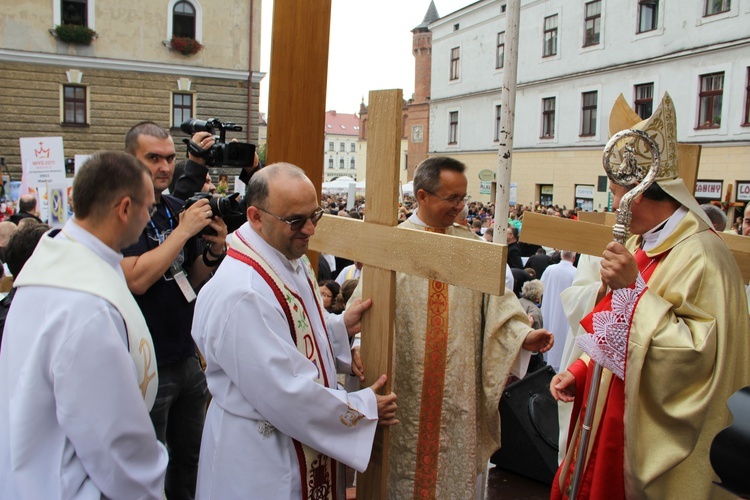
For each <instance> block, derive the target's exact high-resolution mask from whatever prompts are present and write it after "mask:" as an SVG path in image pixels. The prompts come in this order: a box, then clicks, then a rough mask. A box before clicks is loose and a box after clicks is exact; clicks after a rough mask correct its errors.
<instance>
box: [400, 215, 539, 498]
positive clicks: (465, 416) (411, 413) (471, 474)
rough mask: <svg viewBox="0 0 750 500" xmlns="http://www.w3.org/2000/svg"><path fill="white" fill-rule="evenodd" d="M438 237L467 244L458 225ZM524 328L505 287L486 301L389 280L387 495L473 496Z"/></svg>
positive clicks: (440, 286) (427, 284) (403, 278)
mask: <svg viewBox="0 0 750 500" xmlns="http://www.w3.org/2000/svg"><path fill="white" fill-rule="evenodd" d="M402 225H403V227H406V228H409V229H417V230H423V229H425V228H424V227H423V226H419V225H417V224H414V223H412V222H410V221H407V222H404V223H403V224H402ZM446 234H449V235H453V236H459V237H463V238H470V239H471V238H475V235H474V234H473V233H471V232H470V231H469V230H467V229H465V228H461V227H458V226H453V227H450V228H447V229H446ZM498 265H501V263H498ZM529 330H530V327H529V323H528V317H527V316H526V314H525V313H524V311H523V309H522V308H521V306H520V303H519V302H518V299H516V297H515V295H514V294H513V292H512V291H507V293H506V294H505V295H504V296H502V297H497V296H488V295H484V294H482V293H481V292H475V291H473V290H467V289H463V288H458V287H455V286H452V285H446V284H444V283H440V282H435V281H431V280H427V279H423V278H417V277H414V276H408V275H405V274H401V273H399V274H398V275H397V278H396V332H395V363H394V388H393V390H394V392H395V393H396V394H398V396H399V401H398V402H399V410H398V414H399V420H400V421H401V423H400V425H397V426H395V427H393V428H392V429H391V451H390V461H389V468H388V498H390V499H404V498H445V499H450V498H462V499H463V498H473V497H474V495H475V487H476V479H477V476H478V475H479V474H481V473H484V471H485V469H486V467H487V462H488V460H489V458H490V456H491V455H492V453H494V451H495V450H497V449H498V448H499V447H500V416H499V413H498V404H499V401H500V395H501V394H502V391H503V389H504V387H505V381H506V380H507V378H508V375H509V373H510V371H511V367H512V366H513V363H514V361H515V359H516V357H517V355H518V352H519V350H520V349H521V344H522V343H523V339H524V338H525V336H526V334H527V333H528V331H529Z"/></svg>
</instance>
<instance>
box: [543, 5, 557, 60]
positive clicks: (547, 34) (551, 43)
mask: <svg viewBox="0 0 750 500" xmlns="http://www.w3.org/2000/svg"><path fill="white" fill-rule="evenodd" d="M554 55H557V14H555V15H552V16H547V17H545V18H544V47H543V48H542V57H549V56H554Z"/></svg>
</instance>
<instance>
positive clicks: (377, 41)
mask: <svg viewBox="0 0 750 500" xmlns="http://www.w3.org/2000/svg"><path fill="white" fill-rule="evenodd" d="M434 1H435V7H436V8H437V12H438V15H439V16H441V17H442V16H445V15H447V14H450V13H452V12H455V11H456V10H458V9H461V8H462V7H465V6H467V5H470V4H472V3H474V1H476V0H434ZM429 6H430V0H332V7H331V37H330V48H329V54H328V61H329V63H328V88H327V98H326V110H336V111H338V112H339V113H357V112H359V103H360V102H361V101H362V97H364V98H365V103H367V95H368V93H369V92H370V90H381V89H402V90H403V91H404V98H405V99H409V98H411V96H412V93H413V92H414V56H412V54H411V46H412V33H411V30H412V29H414V28H415V27H416V26H418V25H419V24H421V23H422V19H424V16H425V14H426V13H427V9H428V8H429ZM272 25H273V1H272V0H264V1H263V7H262V14H261V57H260V70H261V71H262V72H264V73H266V77H265V78H264V79H263V81H262V82H261V85H260V111H261V113H266V112H267V111H268V85H269V83H268V82H269V78H270V76H271V75H270V74H269V73H268V71H269V67H270V64H271V27H272ZM368 40H369V42H367V41H368Z"/></svg>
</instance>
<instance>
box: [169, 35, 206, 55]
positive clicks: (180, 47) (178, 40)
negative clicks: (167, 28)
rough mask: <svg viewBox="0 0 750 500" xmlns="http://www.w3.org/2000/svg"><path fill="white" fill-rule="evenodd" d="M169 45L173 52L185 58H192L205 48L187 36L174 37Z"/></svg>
mask: <svg viewBox="0 0 750 500" xmlns="http://www.w3.org/2000/svg"><path fill="white" fill-rule="evenodd" d="M169 45H170V48H171V49H172V50H176V51H177V52H179V53H180V54H182V55H183V56H192V55H193V54H197V53H198V52H199V51H200V50H201V49H202V48H203V45H202V44H201V43H200V42H199V41H198V40H196V39H194V38H189V37H186V36H173V37H172V40H170V42H169Z"/></svg>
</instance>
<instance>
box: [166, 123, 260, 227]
mask: <svg viewBox="0 0 750 500" xmlns="http://www.w3.org/2000/svg"><path fill="white" fill-rule="evenodd" d="M190 141H191V142H193V143H194V144H195V145H196V146H197V147H198V148H199V149H201V150H202V151H203V152H207V151H209V150H210V149H211V147H212V146H213V145H214V144H215V140H214V136H213V134H211V133H210V132H205V131H204V132H196V133H195V134H193V136H192V137H191V138H190ZM260 168H261V166H260V159H259V158H258V153H257V152H256V153H255V158H254V159H253V166H252V167H245V168H243V169H242V170H241V171H240V180H241V181H242V182H244V183H245V185H247V183H248V182H250V178H251V177H252V176H253V174H254V173H255V172H257V171H258V170H259V169H260ZM207 175H209V174H208V168H207V167H206V160H205V159H204V158H202V157H200V156H196V155H194V154H192V153H190V150H188V160H187V162H186V163H185V170H184V171H183V173H182V175H181V176H180V178H179V179H177V183H176V184H175V188H174V193H172V194H173V195H174V196H175V197H177V198H180V199H181V200H187V199H188V198H190V197H191V196H193V195H194V194H195V193H197V192H200V191H202V188H203V185H204V184H205V182H206V176H207ZM239 204H240V206H239V210H238V211H239V212H240V214H239V215H228V216H226V217H225V218H224V222H225V223H226V224H227V228H228V231H229V232H230V233H231V232H234V231H235V230H236V229H237V228H239V227H240V226H241V225H242V224H244V223H245V222H246V221H247V215H246V213H247V204H246V203H245V197H244V196H243V197H242V198H241V199H240V200H239Z"/></svg>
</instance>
